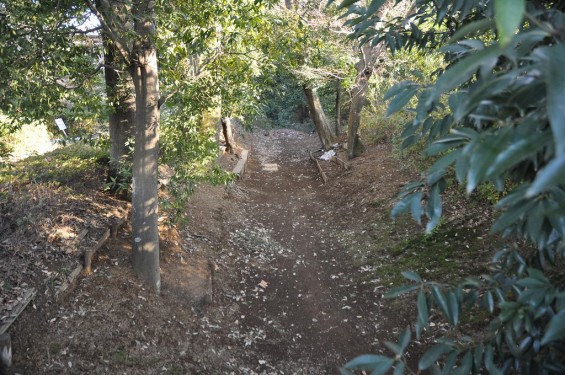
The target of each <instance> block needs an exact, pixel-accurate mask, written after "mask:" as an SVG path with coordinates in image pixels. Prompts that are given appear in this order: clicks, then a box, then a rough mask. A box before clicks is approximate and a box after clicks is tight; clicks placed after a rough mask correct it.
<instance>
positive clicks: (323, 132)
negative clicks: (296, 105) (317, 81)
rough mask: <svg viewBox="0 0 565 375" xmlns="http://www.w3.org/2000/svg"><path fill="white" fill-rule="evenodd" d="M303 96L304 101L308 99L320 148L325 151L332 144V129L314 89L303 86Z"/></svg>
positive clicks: (333, 137) (333, 139)
mask: <svg viewBox="0 0 565 375" xmlns="http://www.w3.org/2000/svg"><path fill="white" fill-rule="evenodd" d="M304 94H305V95H306V99H308V106H309V107H310V113H311V115H312V121H313V122H314V126H315V127H316V132H317V133H318V136H319V137H320V141H321V142H322V147H323V148H324V149H326V150H327V149H329V148H330V147H331V146H332V144H333V143H334V141H335V136H334V134H333V133H332V129H331V127H330V124H329V122H328V119H327V118H326V114H325V113H324V109H323V108H322V103H320V98H319V97H318V93H317V92H316V90H315V89H312V88H309V87H306V86H304Z"/></svg>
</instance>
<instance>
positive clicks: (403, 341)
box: [398, 327, 412, 351]
mask: <svg viewBox="0 0 565 375" xmlns="http://www.w3.org/2000/svg"><path fill="white" fill-rule="evenodd" d="M411 336H412V333H411V332H410V327H407V328H406V329H405V330H404V331H402V333H401V334H400V342H399V343H398V345H400V347H401V348H402V351H404V350H406V348H407V347H408V344H409V343H410V338H411Z"/></svg>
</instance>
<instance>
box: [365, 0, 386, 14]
mask: <svg viewBox="0 0 565 375" xmlns="http://www.w3.org/2000/svg"><path fill="white" fill-rule="evenodd" d="M384 3H385V0H372V1H371V4H370V5H369V7H368V8H367V13H366V15H367V16H368V17H370V16H372V15H373V14H374V13H375V12H376V11H378V10H379V9H380V8H381V7H382V6H383V4H384Z"/></svg>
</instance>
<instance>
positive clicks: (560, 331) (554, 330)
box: [541, 310, 565, 345]
mask: <svg viewBox="0 0 565 375" xmlns="http://www.w3.org/2000/svg"><path fill="white" fill-rule="evenodd" d="M563 338H565V310H563V311H560V312H559V313H557V314H556V315H554V316H553V317H552V318H551V320H550V321H549V324H548V325H547V327H546V329H545V334H544V335H543V339H542V340H541V344H542V345H547V344H549V343H550V342H553V341H557V340H562V339H563Z"/></svg>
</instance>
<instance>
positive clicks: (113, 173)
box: [103, 33, 135, 178]
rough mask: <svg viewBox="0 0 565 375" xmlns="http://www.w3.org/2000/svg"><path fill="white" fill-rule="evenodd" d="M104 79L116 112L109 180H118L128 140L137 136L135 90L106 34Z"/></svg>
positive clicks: (112, 118) (112, 122) (112, 117)
mask: <svg viewBox="0 0 565 375" xmlns="http://www.w3.org/2000/svg"><path fill="white" fill-rule="evenodd" d="M103 38H104V64H105V65H106V67H105V68H104V77H105V80H106V94H107V97H108V101H109V102H110V103H111V106H112V112H111V113H110V115H109V118H108V123H109V127H110V170H109V177H114V178H116V177H118V170H119V167H120V163H121V161H122V160H123V159H125V158H127V156H128V151H129V150H128V147H127V140H128V138H129V137H131V136H132V135H133V124H134V118H135V91H134V90H135V88H134V87H133V82H132V81H131V79H130V78H131V77H129V76H128V75H127V74H126V75H125V76H124V75H120V74H119V73H118V71H117V70H116V67H117V66H122V65H123V63H122V62H121V58H119V57H118V56H117V54H116V48H115V46H114V45H113V43H112V42H111V41H109V40H108V39H107V38H106V37H105V35H104V33H103Z"/></svg>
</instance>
